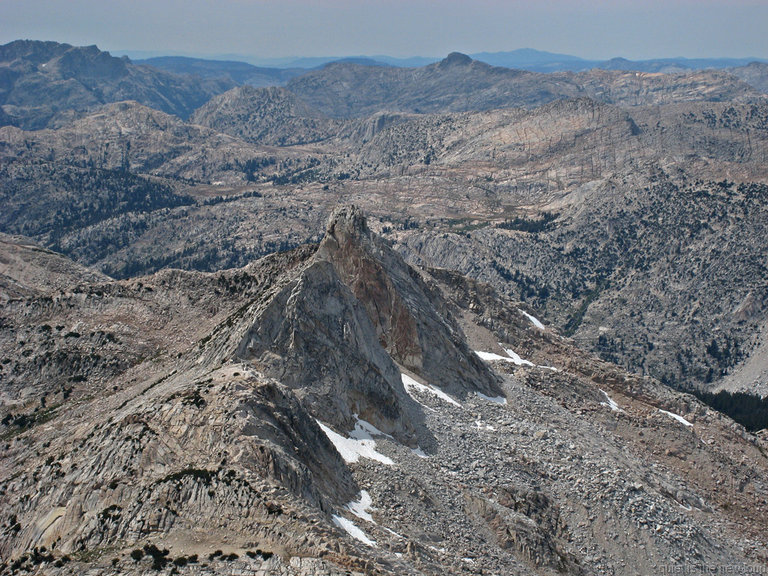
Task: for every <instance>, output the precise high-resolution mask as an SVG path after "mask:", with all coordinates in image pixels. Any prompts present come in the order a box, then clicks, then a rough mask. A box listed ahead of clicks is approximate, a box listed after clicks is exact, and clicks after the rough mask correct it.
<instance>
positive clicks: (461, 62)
mask: <svg viewBox="0 0 768 576" xmlns="http://www.w3.org/2000/svg"><path fill="white" fill-rule="evenodd" d="M472 62H473V60H472V58H470V57H469V56H467V55H466V54H462V53H461V52H451V53H450V54H448V56H446V57H445V58H444V59H443V60H441V61H440V63H439V66H469V65H470V64H472Z"/></svg>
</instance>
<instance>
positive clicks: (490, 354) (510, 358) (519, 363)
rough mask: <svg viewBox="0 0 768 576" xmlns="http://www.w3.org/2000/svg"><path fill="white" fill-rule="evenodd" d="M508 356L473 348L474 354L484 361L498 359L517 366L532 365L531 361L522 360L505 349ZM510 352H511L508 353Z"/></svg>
mask: <svg viewBox="0 0 768 576" xmlns="http://www.w3.org/2000/svg"><path fill="white" fill-rule="evenodd" d="M505 352H506V353H507V354H509V356H499V355H498V354H494V353H493V352H482V351H479V350H475V354H477V355H478V356H480V358H482V359H483V360H485V361H486V362H492V361H494V360H498V361H500V362H509V363H510V364H516V365H517V366H533V362H529V361H528V360H523V359H522V358H520V356H518V355H517V354H515V353H514V352H512V351H511V350H505ZM510 352H512V354H510Z"/></svg>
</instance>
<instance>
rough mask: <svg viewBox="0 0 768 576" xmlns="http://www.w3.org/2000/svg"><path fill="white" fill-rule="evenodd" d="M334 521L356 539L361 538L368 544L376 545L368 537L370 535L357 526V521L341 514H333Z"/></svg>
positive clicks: (361, 540)
mask: <svg viewBox="0 0 768 576" xmlns="http://www.w3.org/2000/svg"><path fill="white" fill-rule="evenodd" d="M333 523H334V524H336V526H338V527H339V528H341V529H342V530H344V531H345V532H346V533H347V534H349V535H350V536H352V538H354V539H355V540H359V541H360V542H362V543H363V544H365V545H366V546H376V542H374V541H373V540H371V539H370V538H368V536H367V535H366V534H365V532H363V531H362V530H360V528H358V527H357V526H355V523H354V522H352V521H351V520H347V519H346V518H343V517H341V516H336V515H335V514H334V515H333Z"/></svg>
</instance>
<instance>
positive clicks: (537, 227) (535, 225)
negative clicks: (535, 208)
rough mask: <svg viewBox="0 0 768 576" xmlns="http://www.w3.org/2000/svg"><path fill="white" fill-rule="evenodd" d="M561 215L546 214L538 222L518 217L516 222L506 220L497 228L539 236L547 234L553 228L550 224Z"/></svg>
mask: <svg viewBox="0 0 768 576" xmlns="http://www.w3.org/2000/svg"><path fill="white" fill-rule="evenodd" d="M559 216H560V214H554V213H551V212H545V213H544V214H542V216H541V218H538V219H536V220H529V219H528V218H520V217H519V216H518V217H516V218H515V219H514V220H505V221H504V222H501V223H499V224H497V225H496V227H497V228H503V229H504V230H518V231H520V232H528V233H530V234H538V233H539V232H546V231H547V230H550V229H551V228H552V227H551V226H550V224H551V223H552V222H554V221H555V220H557V218H558V217H559Z"/></svg>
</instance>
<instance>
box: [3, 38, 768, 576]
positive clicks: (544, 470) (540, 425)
mask: <svg viewBox="0 0 768 576" xmlns="http://www.w3.org/2000/svg"><path fill="white" fill-rule="evenodd" d="M491 56H492V55H491ZM640 64H641V63H639V64H638V65H637V66H634V65H633V63H631V62H627V61H622V62H618V61H610V65H605V66H603V68H602V69H601V68H597V67H595V68H587V67H584V68H578V67H575V64H574V65H573V66H574V68H573V70H572V71H563V70H561V71H553V72H548V73H542V72H537V71H532V70H520V69H511V68H505V67H496V66H492V65H490V64H486V63H484V62H481V61H479V60H475V59H472V58H470V57H469V56H466V55H463V54H459V53H453V54H450V55H449V56H447V57H446V58H445V59H443V60H440V61H438V62H434V63H430V64H427V65H426V66H423V67H419V68H405V67H394V66H389V65H386V64H383V63H381V62H373V61H365V60H359V61H358V60H352V61H339V62H331V63H329V64H326V65H324V66H322V67H320V68H315V69H308V70H305V69H299V68H296V67H294V68H290V69H274V68H257V67H255V66H250V65H248V64H244V63H237V62H213V61H204V60H192V59H178V58H176V59H173V58H167V59H156V60H151V61H147V62H145V63H135V62H132V61H131V60H130V59H128V58H127V57H123V58H115V57H113V56H111V55H110V54H109V53H107V52H102V51H100V50H99V49H98V48H96V47H95V46H91V47H73V46H69V45H66V44H58V43H55V42H37V41H28V40H24V41H16V42H12V43H10V44H7V45H5V46H0V328H1V330H0V419H1V424H0V574H45V575H49V574H50V575H59V574H61V575H75V574H78V575H79V574H89V575H94V576H96V575H104V576H106V575H117V574H131V575H149V574H189V575H213V574H238V575H239V574H243V575H246V574H247V575H280V576H289V575H290V576H309V575H315V574H317V575H327V576H336V575H339V576H340V575H346V574H355V575H358V574H374V575H404V574H414V575H415V574H427V575H442V574H466V575H470V574H478V575H479V574H499V575H518V574H519V575H524V574H525V575H527V574H536V575H541V576H545V575H555V574H573V575H627V576H634V575H638V574H640V575H645V574H648V575H650V574H673V573H685V574H711V573H765V572H768V433H767V432H766V426H768V240H766V239H768V93H767V92H768V64H764V63H759V62H755V63H748V64H746V65H744V64H743V63H737V64H738V65H736V66H733V67H719V68H717V69H714V68H703V69H686V68H681V67H679V66H678V67H672V69H667V67H662V68H663V70H662V71H657V67H656V64H653V65H652V64H649V63H646V64H645V65H640ZM732 418H733V419H732Z"/></svg>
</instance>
